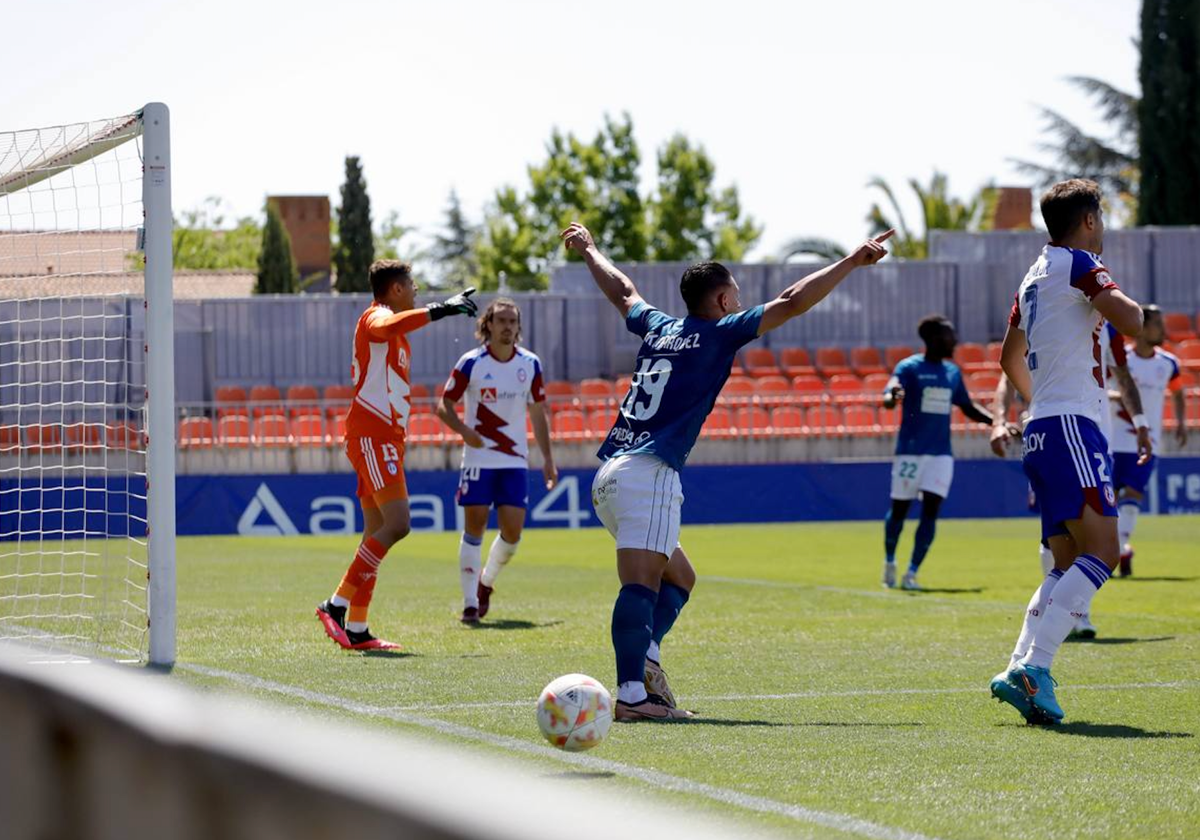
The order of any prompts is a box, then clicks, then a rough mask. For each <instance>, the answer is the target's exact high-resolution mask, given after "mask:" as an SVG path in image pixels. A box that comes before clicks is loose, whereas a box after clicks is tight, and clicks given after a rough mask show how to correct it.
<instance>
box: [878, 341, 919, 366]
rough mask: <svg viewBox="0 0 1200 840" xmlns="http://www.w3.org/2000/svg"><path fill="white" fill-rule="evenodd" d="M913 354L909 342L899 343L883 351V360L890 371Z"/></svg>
mask: <svg viewBox="0 0 1200 840" xmlns="http://www.w3.org/2000/svg"><path fill="white" fill-rule="evenodd" d="M912 354H913V349H912V348H911V347H909V346H908V345H907V344H898V345H895V346H892V347H888V348H886V349H884V351H883V362H884V365H886V366H887V369H888V370H889V371H893V370H895V369H896V365H898V364H900V363H901V362H902V361H904V360H905V359H907V358H908V357H909V356H911V355H912Z"/></svg>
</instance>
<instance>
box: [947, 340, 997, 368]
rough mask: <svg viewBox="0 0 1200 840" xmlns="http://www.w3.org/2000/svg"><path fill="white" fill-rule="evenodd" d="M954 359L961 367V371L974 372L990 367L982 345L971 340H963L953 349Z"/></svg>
mask: <svg viewBox="0 0 1200 840" xmlns="http://www.w3.org/2000/svg"><path fill="white" fill-rule="evenodd" d="M954 361H955V362H956V363H957V364H958V366H959V367H960V368H962V370H963V373H976V372H977V371H981V370H987V369H988V368H990V367H991V365H990V364H989V363H988V360H987V351H986V350H984V348H983V345H982V344H975V343H974V342H971V341H964V342H963V343H962V344H960V345H958V347H956V348H955V349H954Z"/></svg>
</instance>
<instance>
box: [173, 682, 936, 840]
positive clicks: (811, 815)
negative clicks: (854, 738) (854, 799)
mask: <svg viewBox="0 0 1200 840" xmlns="http://www.w3.org/2000/svg"><path fill="white" fill-rule="evenodd" d="M175 667H176V668H177V669H180V670H184V671H191V672H193V673H196V674H200V675H202V676H206V677H214V678H217V679H223V680H227V681H229V682H234V683H237V684H239V685H241V686H244V687H246V688H254V689H258V690H260V691H268V692H271V693H273V694H282V695H285V696H287V697H293V698H295V699H297V700H304V701H306V702H309V703H315V704H318V705H322V706H329V707H332V708H337V709H343V710H345V711H348V712H352V713H354V714H359V715H364V716H367V717H377V718H379V717H381V718H387V719H389V720H394V721H396V722H397V723H403V724H407V725H409V726H417V727H420V728H422V729H427V730H430V731H432V732H437V733H439V734H442V735H449V736H452V737H455V738H463V739H466V740H470V741H477V742H479V743H482V744H487V745H488V746H491V747H497V748H499V749H502V750H506V751H508V752H516V753H524V754H526V755H533V756H537V757H539V758H546V759H550V760H552V761H559V762H562V763H564V764H571V765H574V766H576V767H581V768H585V769H587V770H590V771H593V772H601V773H612V774H613V775H616V776H621V777H623V778H626V779H633V780H636V781H639V782H642V783H644V784H647V785H650V786H652V787H656V788H660V789H662V790H669V791H674V792H677V793H683V794H688V795H691V796H699V797H703V798H705V799H710V800H712V801H714V802H720V803H722V804H725V805H732V806H734V807H735V808H742V809H743V810H747V811H756V812H759V813H763V814H773V815H775V816H781V817H787V818H789V819H793V820H796V821H797V822H804V823H809V824H812V825H819V826H823V827H825V828H831V829H834V830H836V831H844V832H846V833H848V834H857V835H859V836H860V837H869V838H872V840H936V838H932V837H930V836H929V835H925V834H921V833H919V832H916V831H908V830H906V829H902V828H893V827H891V826H886V825H880V824H879V823H873V822H871V821H870V820H864V819H860V818H858V817H852V816H850V815H849V814H839V813H837V812H835V811H818V810H816V809H813V808H805V807H804V806H802V805H791V804H789V803H786V802H779V801H778V800H775V799H768V798H766V797H762V796H753V795H751V794H748V793H741V792H739V791H736V790H730V789H729V788H723V787H717V786H716V785H709V784H705V783H703V782H696V781H693V780H691V779H685V778H682V777H679V776H672V775H670V774H667V773H660V772H658V771H656V770H646V769H644V768H641V767H634V766H632V765H629V764H622V763H621V762H619V761H609V760H608V759H604V758H596V757H595V756H591V755H583V754H581V753H567V752H561V751H560V750H555V749H552V748H550V747H548V746H542V745H541V744H537V743H534V742H532V741H524V740H521V739H518V738H510V737H508V736H504V735H495V734H493V733H490V732H483V731H481V730H478V729H472V728H471V727H469V726H462V725H460V724H456V723H449V722H447V721H444V720H438V719H436V718H429V717H424V716H422V715H414V714H410V713H408V712H405V711H401V710H398V709H388V708H383V707H379V706H371V705H369V704H366V703H358V702H355V701H353V700H347V699H345V698H343V697H335V696H333V695H329V694H322V693H320V692H316V691H309V690H308V689H304V688H299V687H297V686H292V685H287V684H284V683H277V682H273V681H271V680H265V679H262V678H261V677H255V676H253V675H251V674H242V673H238V672H236V671H225V670H222V669H220V668H210V667H208V666H205V665H192V664H189V663H178V664H176V666H175Z"/></svg>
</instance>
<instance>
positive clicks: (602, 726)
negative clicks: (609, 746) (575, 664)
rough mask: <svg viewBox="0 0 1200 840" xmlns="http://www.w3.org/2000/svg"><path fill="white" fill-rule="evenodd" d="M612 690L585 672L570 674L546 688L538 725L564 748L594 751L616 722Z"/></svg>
mask: <svg viewBox="0 0 1200 840" xmlns="http://www.w3.org/2000/svg"><path fill="white" fill-rule="evenodd" d="M612 712H613V702H612V695H610V694H609V693H608V689H606V688H605V687H604V686H602V685H601V684H600V683H599V682H598V681H597V680H594V679H592V678H591V677H589V676H586V675H584V674H567V675H566V676H564V677H559V678H558V679H556V680H554V682H552V683H550V685H548V686H546V687H545V688H544V689H542V696H541V697H539V698H538V702H537V720H538V727H539V728H540V729H541V730H542V734H543V735H545V736H546V740H547V741H549V742H550V743H551V744H553V745H554V746H556V747H558V748H559V749H560V750H566V751H567V752H581V751H583V750H590V749H591V748H592V747H594V746H596V745H597V744H599V743H600V742H601V741H603V740H604V736H605V735H607V734H608V727H609V726H610V725H611V724H612Z"/></svg>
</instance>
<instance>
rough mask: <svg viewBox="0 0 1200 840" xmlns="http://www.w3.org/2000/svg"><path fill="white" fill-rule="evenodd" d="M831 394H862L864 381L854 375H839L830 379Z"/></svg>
mask: <svg viewBox="0 0 1200 840" xmlns="http://www.w3.org/2000/svg"><path fill="white" fill-rule="evenodd" d="M829 392H830V393H831V394H861V393H862V392H863V381H862V380H861V379H859V378H858V377H857V376H855V375H854V374H852V373H839V374H837V375H836V376H831V377H830V378H829Z"/></svg>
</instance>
